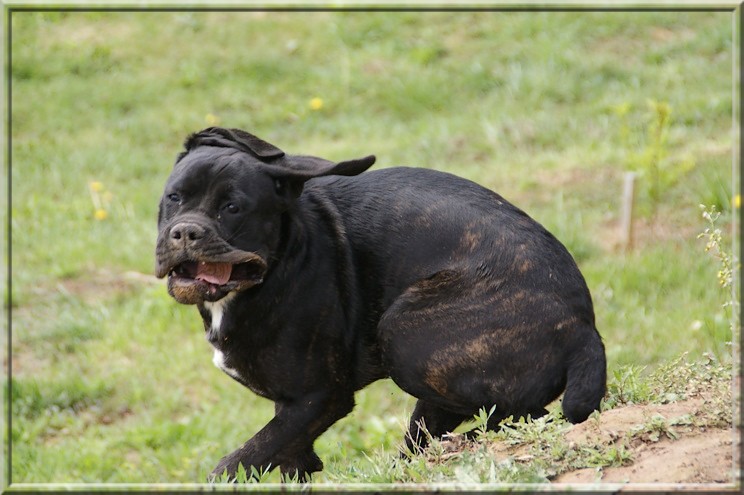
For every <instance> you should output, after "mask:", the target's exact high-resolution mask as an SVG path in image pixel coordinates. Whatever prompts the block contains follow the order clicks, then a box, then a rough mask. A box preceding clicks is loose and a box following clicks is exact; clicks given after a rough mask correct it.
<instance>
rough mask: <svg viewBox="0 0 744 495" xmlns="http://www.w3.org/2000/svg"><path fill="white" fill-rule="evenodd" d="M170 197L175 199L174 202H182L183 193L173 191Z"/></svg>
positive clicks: (172, 199)
mask: <svg viewBox="0 0 744 495" xmlns="http://www.w3.org/2000/svg"><path fill="white" fill-rule="evenodd" d="M168 199H170V200H171V201H173V202H174V203H179V204H180V203H181V195H180V194H178V193H171V194H169V195H168Z"/></svg>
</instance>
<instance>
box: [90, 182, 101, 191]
mask: <svg viewBox="0 0 744 495" xmlns="http://www.w3.org/2000/svg"><path fill="white" fill-rule="evenodd" d="M90 188H91V190H93V191H95V192H100V191H103V184H101V183H100V182H98V181H97V180H92V181H90Z"/></svg>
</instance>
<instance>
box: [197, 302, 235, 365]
mask: <svg viewBox="0 0 744 495" xmlns="http://www.w3.org/2000/svg"><path fill="white" fill-rule="evenodd" d="M234 295H235V294H232V293H230V294H228V295H227V296H225V297H223V298H222V299H220V300H219V301H216V302H205V303H204V307H205V308H206V310H207V311H209V314H210V315H211V317H212V324H211V330H212V331H213V332H217V333H219V331H220V326H221V325H222V318H223V317H224V316H225V310H226V308H227V305H228V304H229V303H230V301H231V300H232V298H233V297H234ZM212 362H213V363H214V365H215V366H217V367H218V368H219V369H221V370H222V371H224V372H225V373H227V374H228V375H230V376H231V377H233V378H236V379H237V378H240V375H239V374H238V371H237V370H236V369H234V368H230V367H229V366H227V364H226V363H225V355H224V354H223V353H222V351H220V350H219V349H217V348H215V349H214V355H213V356H212Z"/></svg>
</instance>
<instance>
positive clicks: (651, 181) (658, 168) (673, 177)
mask: <svg viewBox="0 0 744 495" xmlns="http://www.w3.org/2000/svg"><path fill="white" fill-rule="evenodd" d="M646 108H647V110H646V114H645V116H644V117H643V120H642V121H641V124H640V125H638V124H636V125H633V124H632V123H631V122H630V118H629V115H630V114H631V111H632V110H633V108H632V106H631V104H630V103H622V104H619V105H615V106H614V107H613V112H614V113H615V115H616V116H617V117H618V118H619V119H620V132H619V134H620V145H621V146H622V148H623V149H625V150H627V155H626V166H627V167H628V168H629V169H630V170H632V171H634V172H636V173H637V174H638V175H639V178H640V181H641V193H642V197H643V199H645V200H646V203H645V205H644V206H645V209H646V210H647V211H646V212H647V213H649V214H650V215H651V216H652V217H653V216H655V215H656V210H657V208H658V205H659V203H660V201H661V199H662V196H663V194H664V193H665V192H666V191H667V190H668V189H670V188H671V187H673V186H674V185H675V184H677V182H679V180H680V179H681V178H682V177H683V176H684V175H685V174H687V173H688V172H690V171H691V170H692V169H693V168H695V162H694V161H693V160H692V159H691V158H682V159H677V158H673V157H670V153H669V146H668V138H669V131H670V128H671V123H672V106H671V105H670V104H669V103H667V102H665V101H657V100H654V99H649V100H647V101H646Z"/></svg>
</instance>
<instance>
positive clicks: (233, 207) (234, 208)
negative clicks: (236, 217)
mask: <svg viewBox="0 0 744 495" xmlns="http://www.w3.org/2000/svg"><path fill="white" fill-rule="evenodd" d="M225 210H227V212H228V213H237V212H239V211H240V208H238V207H237V206H236V205H235V204H234V203H229V204H228V205H226V206H225Z"/></svg>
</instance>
